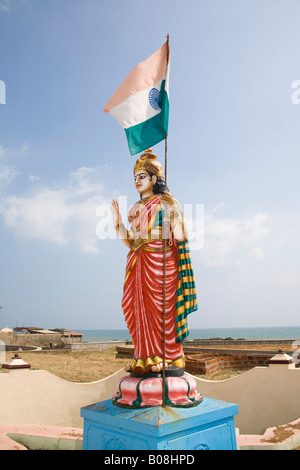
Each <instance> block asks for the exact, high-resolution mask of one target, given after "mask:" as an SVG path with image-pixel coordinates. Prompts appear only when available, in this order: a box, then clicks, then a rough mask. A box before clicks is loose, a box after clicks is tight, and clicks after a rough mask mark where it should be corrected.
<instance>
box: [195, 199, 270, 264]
mask: <svg viewBox="0 0 300 470" xmlns="http://www.w3.org/2000/svg"><path fill="white" fill-rule="evenodd" d="M221 207H223V204H218V206H216V207H215V208H214V209H212V210H211V211H209V212H207V213H205V216H204V244H203V250H202V253H201V257H202V260H203V261H204V263H205V264H206V265H208V266H223V265H226V264H228V263H230V264H234V265H235V266H239V267H243V263H244V260H245V256H246V257H249V256H250V257H254V258H256V259H259V260H262V259H264V251H263V248H262V247H261V246H258V244H259V242H261V241H262V240H263V239H264V238H265V237H266V236H267V235H268V234H269V227H268V226H267V221H268V216H267V215H266V214H263V213H261V212H259V213H257V214H255V215H253V216H249V217H243V218H237V217H234V218H226V217H223V218H222V217H218V216H217V215H216V212H217V210H218V209H219V208H221Z"/></svg>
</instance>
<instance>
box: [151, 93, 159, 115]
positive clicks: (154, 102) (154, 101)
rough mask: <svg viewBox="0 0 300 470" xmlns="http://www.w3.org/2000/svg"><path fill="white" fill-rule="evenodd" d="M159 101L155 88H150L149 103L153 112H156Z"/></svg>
mask: <svg viewBox="0 0 300 470" xmlns="http://www.w3.org/2000/svg"><path fill="white" fill-rule="evenodd" d="M158 100H159V91H158V90H157V89H156V88H152V89H151V90H150V92H149V103H150V104H151V106H152V108H153V109H155V111H158V110H159V109H160V107H159V106H158Z"/></svg>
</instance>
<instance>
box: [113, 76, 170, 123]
mask: <svg viewBox="0 0 300 470" xmlns="http://www.w3.org/2000/svg"><path fill="white" fill-rule="evenodd" d="M161 83H162V80H160V81H159V82H158V83H156V84H155V85H154V86H151V87H149V88H146V89H145V90H142V91H140V92H139V93H136V94H134V95H132V96H130V97H129V98H127V99H126V100H125V101H123V102H122V103H120V104H118V105H116V106H114V107H113V108H112V109H111V111H110V114H111V115H112V116H113V117H114V118H115V119H116V120H117V121H118V122H119V124H121V126H122V127H124V129H127V128H128V127H132V126H135V125H136V124H140V123H142V122H144V121H147V120H148V119H150V118H152V117H153V116H156V115H157V114H159V113H160V112H161V110H160V108H158V109H155V108H154V107H153V106H151V104H150V101H149V94H150V91H151V90H152V89H153V88H156V89H157V90H158V91H160V88H161Z"/></svg>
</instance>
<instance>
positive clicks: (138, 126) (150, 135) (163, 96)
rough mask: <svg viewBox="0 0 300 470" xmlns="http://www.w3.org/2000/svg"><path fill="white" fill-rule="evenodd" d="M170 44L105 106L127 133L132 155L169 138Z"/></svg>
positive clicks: (131, 76) (134, 72) (134, 73)
mask: <svg viewBox="0 0 300 470" xmlns="http://www.w3.org/2000/svg"><path fill="white" fill-rule="evenodd" d="M169 57H170V55H169V41H166V42H165V44H164V45H163V46H162V47H161V48H160V49H159V50H158V51H156V52H155V53H154V54H153V55H152V56H150V57H148V59H146V60H145V61H144V62H141V63H139V64H138V65H137V66H136V67H134V69H133V70H132V71H131V72H130V73H129V75H128V76H127V78H126V79H125V80H124V82H122V83H121V85H120V86H119V88H118V89H117V91H116V92H115V93H114V95H113V96H112V97H111V98H110V100H109V101H108V102H107V103H106V105H105V106H104V108H103V109H104V111H105V112H106V113H110V114H111V115H112V116H113V117H114V118H115V119H117V121H118V122H119V123H120V124H121V126H122V127H123V128H124V129H125V133H126V136H127V141H128V146H129V150H130V153H131V155H135V154H136V153H139V152H142V151H143V150H145V149H147V148H149V147H151V146H153V145H155V144H157V143H158V142H160V141H162V140H164V139H165V137H166V135H167V134H168V123H169V65H170V59H169Z"/></svg>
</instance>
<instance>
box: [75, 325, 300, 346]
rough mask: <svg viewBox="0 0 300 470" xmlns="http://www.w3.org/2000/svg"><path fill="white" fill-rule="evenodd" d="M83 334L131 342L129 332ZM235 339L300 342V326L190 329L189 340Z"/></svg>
mask: <svg viewBox="0 0 300 470" xmlns="http://www.w3.org/2000/svg"><path fill="white" fill-rule="evenodd" d="M76 332H77V333H81V334H83V337H82V341H83V342H87V343H98V342H102V341H131V338H130V335H129V332H128V330H76ZM211 338H222V339H226V338H233V339H246V340H264V339H267V340H270V339H271V340H272V339H276V340H278V339H290V340H293V341H296V340H299V341H300V326H283V327H279V326H276V327H275V326H271V327H248V328H199V329H198V328H194V329H190V333H189V336H188V337H187V340H189V341H193V340H196V339H211Z"/></svg>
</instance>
